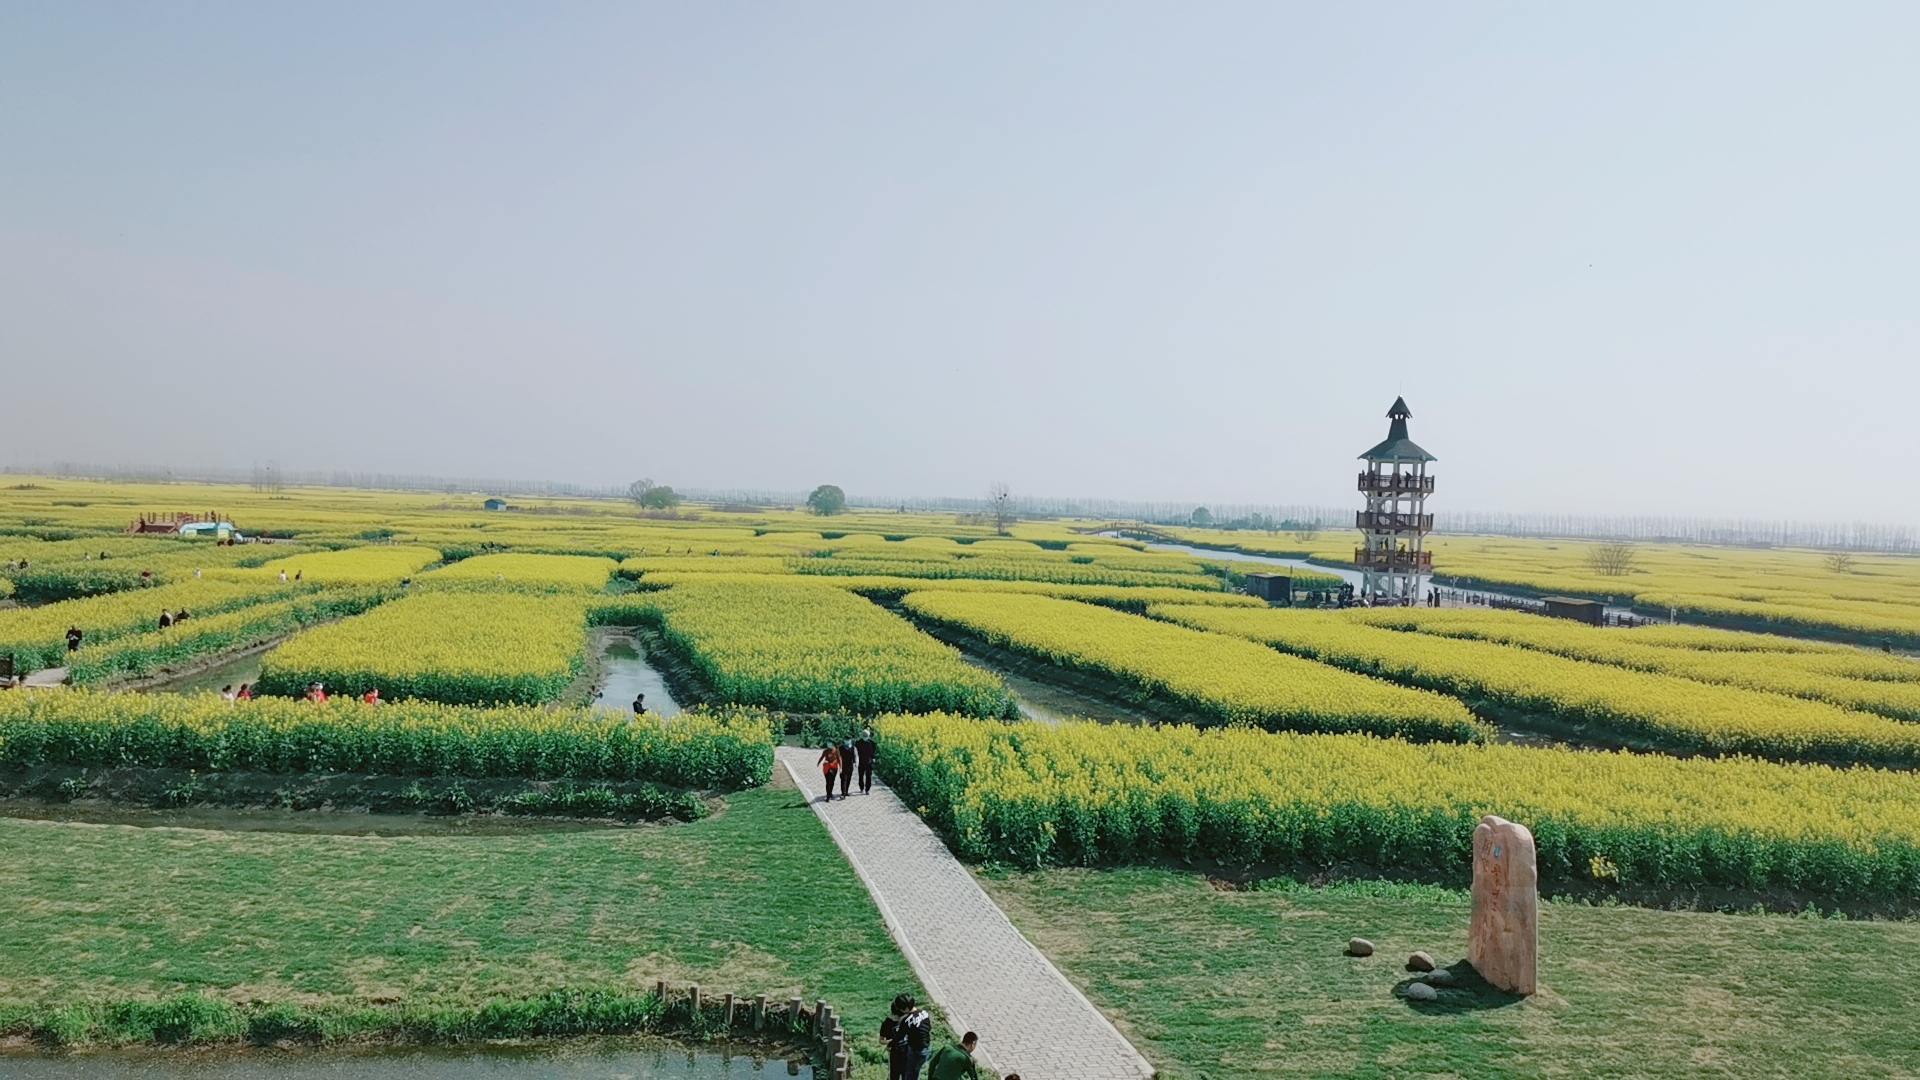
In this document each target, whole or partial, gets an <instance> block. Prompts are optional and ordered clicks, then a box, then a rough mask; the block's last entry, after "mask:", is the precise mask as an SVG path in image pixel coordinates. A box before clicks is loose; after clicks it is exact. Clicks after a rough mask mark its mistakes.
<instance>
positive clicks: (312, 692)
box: [307, 683, 327, 701]
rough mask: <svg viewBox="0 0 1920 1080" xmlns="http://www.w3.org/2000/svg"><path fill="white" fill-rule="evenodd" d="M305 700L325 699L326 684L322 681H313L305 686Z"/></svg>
mask: <svg viewBox="0 0 1920 1080" xmlns="http://www.w3.org/2000/svg"><path fill="white" fill-rule="evenodd" d="M307 700H308V701H325V700H327V688H326V686H325V685H324V684H322V683H314V684H313V685H311V686H309V687H307Z"/></svg>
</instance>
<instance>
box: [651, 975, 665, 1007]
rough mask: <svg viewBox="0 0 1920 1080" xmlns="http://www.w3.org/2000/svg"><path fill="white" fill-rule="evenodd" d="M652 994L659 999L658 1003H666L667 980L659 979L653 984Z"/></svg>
mask: <svg viewBox="0 0 1920 1080" xmlns="http://www.w3.org/2000/svg"><path fill="white" fill-rule="evenodd" d="M653 996H654V997H657V998H659V999H660V1004H662V1005H665V1004H666V1003H667V980H665V979H661V980H660V981H659V982H656V983H654V984H653Z"/></svg>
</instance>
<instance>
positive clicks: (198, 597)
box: [0, 578, 314, 671]
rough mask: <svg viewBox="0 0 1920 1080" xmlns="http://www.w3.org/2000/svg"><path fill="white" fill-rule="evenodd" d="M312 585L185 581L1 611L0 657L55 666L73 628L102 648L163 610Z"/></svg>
mask: <svg viewBox="0 0 1920 1080" xmlns="http://www.w3.org/2000/svg"><path fill="white" fill-rule="evenodd" d="M313 588H314V586H311V585H306V584H304V583H303V584H302V585H300V586H292V585H280V584H278V583H277V582H273V581H267V582H235V581H216V580H213V579H212V578H190V579H188V580H186V581H181V582H177V583H175V584H172V585H157V586H154V587H153V588H148V589H133V590H131V591H127V592H116V593H109V594H107V595H105V596H90V597H87V598H86V599H84V600H64V601H61V602H60V603H57V604H48V605H46V606H44V607H36V608H11V609H8V610H6V611H0V654H5V653H11V654H13V658H14V665H15V666H16V668H18V669H19V670H21V671H33V670H36V669H38V668H43V667H58V666H60V665H61V664H64V663H66V661H67V642H66V634H67V630H68V628H69V627H78V628H79V629H80V631H81V632H82V633H83V634H85V635H86V637H85V642H86V643H87V644H101V643H104V642H108V641H113V640H115V639H118V638H123V637H127V636H129V635H132V634H142V633H146V632H148V631H152V630H156V629H158V619H159V617H160V612H161V611H162V610H165V611H169V612H178V611H180V610H181V609H183V608H184V609H186V610H188V611H191V612H192V613H193V614H194V615H196V616H208V615H216V614H219V613H221V612H225V611H233V610H236V609H238V608H243V607H249V606H251V605H253V604H262V603H267V602H269V601H273V600H282V599H286V598H287V597H290V596H294V595H296V594H297V593H299V592H310V591H312V590H313Z"/></svg>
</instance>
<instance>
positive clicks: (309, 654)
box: [260, 591, 586, 705]
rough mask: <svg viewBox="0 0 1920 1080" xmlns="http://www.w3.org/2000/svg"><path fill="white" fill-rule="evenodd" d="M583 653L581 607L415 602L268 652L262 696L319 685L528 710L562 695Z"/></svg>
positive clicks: (498, 595)
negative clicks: (511, 706) (506, 705)
mask: <svg viewBox="0 0 1920 1080" xmlns="http://www.w3.org/2000/svg"><path fill="white" fill-rule="evenodd" d="M585 652H586V601H585V600H584V598H581V597H578V596H567V595H561V596H536V595H526V594H521V593H514V592H480V591H447V592H427V593H418V594H415V595H411V596H408V597H407V598H405V599H403V600H397V601H395V602H393V603H391V604H387V605H384V606H382V607H380V608H378V609H376V610H374V611H372V612H370V613H368V614H365V615H360V616H356V617H354V618H351V619H347V620H344V621H342V622H338V623H334V624H333V625H331V626H322V627H319V628H317V629H314V630H309V631H307V632H306V633H304V634H301V635H299V636H297V637H295V638H294V639H293V640H291V641H289V642H287V643H286V644H284V645H282V646H280V647H279V648H276V649H274V650H273V651H272V652H270V653H268V654H267V656H266V659H265V660H264V661H263V663H262V665H261V670H260V689H261V692H263V693H267V694H282V695H297V694H299V693H300V692H301V691H302V690H304V689H305V688H306V686H307V685H308V684H309V683H313V682H320V683H324V684H325V685H326V688H327V692H328V693H329V694H334V693H341V694H352V695H360V694H364V693H366V692H367V691H368V690H374V689H377V690H379V691H380V693H381V695H382V696H384V697H387V698H395V699H398V698H419V699H421V700H425V701H439V702H444V703H447V704H451V705H485V704H519V705H535V704H541V703H544V702H549V701H553V700H554V699H556V698H558V697H559V696H560V694H561V692H562V691H564V690H565V689H566V688H567V685H568V684H569V683H571V682H572V681H573V680H574V679H575V678H576V677H577V676H578V675H579V674H580V671H581V669H582V666H583V663H584V656H585Z"/></svg>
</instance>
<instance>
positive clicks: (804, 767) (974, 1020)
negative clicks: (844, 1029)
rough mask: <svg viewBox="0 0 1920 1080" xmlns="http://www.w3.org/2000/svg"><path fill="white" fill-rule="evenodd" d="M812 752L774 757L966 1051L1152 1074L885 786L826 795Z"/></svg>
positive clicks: (1069, 1075)
mask: <svg viewBox="0 0 1920 1080" xmlns="http://www.w3.org/2000/svg"><path fill="white" fill-rule="evenodd" d="M819 753H820V752H819V751H817V750H805V749H801V748H798V747H791V746H787V747H781V748H780V750H779V760H780V763H781V764H782V765H784V766H786V768H787V771H788V772H789V773H790V774H792V776H793V779H794V782H795V783H797V784H799V785H800V790H802V791H804V792H806V793H807V797H808V798H809V799H810V800H812V802H813V809H814V812H815V813H817V814H818V815H819V816H820V820H821V821H823V822H825V823H826V826H827V831H828V832H829V833H831V834H832V835H833V839H834V841H835V842H836V843H838V844H839V845H840V850H841V851H842V852H844V853H845V854H846V856H847V861H848V862H849V863H852V864H853V868H854V870H855V871H856V872H857V873H858V874H859V875H860V878H861V880H862V881H864V882H866V885H867V891H868V892H870V893H872V894H873V901H874V903H875V904H877V905H879V907H880V914H881V915H882V916H883V917H885V919H886V920H887V929H888V930H890V931H891V932H892V933H893V939H894V941H896V942H898V943H899V945H900V951H901V952H903V953H905V954H906V957H907V961H908V962H909V963H910V964H912V965H913V970H914V973H915V974H917V975H919V976H920V982H921V983H922V984H923V985H925V986H926V988H927V992H928V993H930V994H932V995H933V999H934V1001H936V1002H938V1003H939V1004H940V1006H941V1007H942V1008H944V1009H945V1010H946V1011H947V1015H948V1016H949V1017H950V1018H951V1019H952V1020H953V1023H954V1025H955V1026H956V1027H958V1028H959V1029H960V1030H962V1031H977V1032H979V1033H980V1046H979V1049H978V1050H977V1051H976V1052H975V1057H977V1058H979V1059H980V1061H981V1062H982V1063H983V1064H985V1065H987V1066H989V1067H991V1068H993V1069H994V1070H995V1071H997V1072H999V1073H1000V1074H1001V1075H1002V1076H1005V1075H1006V1074H1007V1073H1019V1074H1020V1075H1021V1077H1022V1078H1023V1080H1141V1078H1143V1077H1150V1076H1152V1075H1153V1066H1151V1065H1149V1064H1147V1062H1146V1059H1145V1058H1142V1057H1141V1056H1140V1053H1139V1051H1137V1050H1135V1049H1134V1048H1133V1045H1132V1044H1131V1043H1129V1042H1127V1040H1126V1039H1124V1038H1122V1037H1121V1035H1120V1033H1119V1032H1118V1031H1116V1030H1114V1027H1113V1025H1112V1024H1111V1023H1109V1022H1108V1021H1107V1018H1106V1017H1105V1016H1102V1015H1101V1014H1100V1010H1099V1009H1096V1008H1094V1006H1093V1003H1092V1002H1090V1001H1088V1000H1087V999H1086V997H1085V996H1084V995H1082V994H1081V993H1080V991H1079V990H1078V989H1076V988H1075V987H1074V985H1073V984H1072V983H1070V982H1068V981H1067V978H1066V976H1064V975H1062V974H1060V972H1059V971H1058V970H1057V969H1055V968H1054V966H1053V964H1052V963H1050V962H1049V961H1048V960H1047V958H1046V957H1044V956H1042V955H1040V950H1038V949H1036V948H1034V947H1033V945H1032V944H1031V943H1029V942H1028V941H1027V939H1026V938H1025V937H1022V936H1021V934H1020V931H1018V930H1016V929H1014V926H1013V923H1011V922H1009V921H1008V920H1007V917H1006V915H1005V914H1003V913H1002V912H1001V910H1000V909H999V908H998V907H996V906H995V905H994V903H993V901H992V900H990V899H988V898H987V894H986V893H985V892H983V891H981V889H980V885H979V883H977V882H976V881H974V879H973V875H972V874H971V873H970V872H968V870H967V868H966V867H964V866H962V865H960V861H959V860H958V859H955V858H954V857H953V853H952V852H949V851H948V850H947V847H946V845H945V844H943V843H941V842H940V838H939V837H937V836H935V835H934V834H933V830H931V829H929V828H927V826H926V823H925V822H922V821H921V820H920V818H919V817H918V816H917V815H915V814H914V813H913V812H912V811H910V810H908V809H907V808H906V806H905V805H903V804H902V803H901V802H900V800H899V799H898V798H896V797H894V794H893V792H891V791H889V790H887V789H886V788H885V787H884V786H882V785H880V784H878V783H876V784H874V786H873V794H871V795H865V796H863V795H861V794H860V793H859V791H858V790H857V789H856V790H855V791H854V793H853V796H852V798H849V799H847V800H846V801H845V802H842V801H840V800H838V799H835V800H834V801H833V802H832V803H826V802H823V801H822V800H821V776H820V769H819V767H818V766H817V765H815V761H816V760H817V759H818V758H819ZM854 1034H857V1035H860V1036H863V1037H864V1036H867V1035H870V1034H873V1033H871V1032H857V1033H854ZM935 1045H936V1047H937V1046H938V1045H939V1043H937V1042H936V1044H935Z"/></svg>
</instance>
